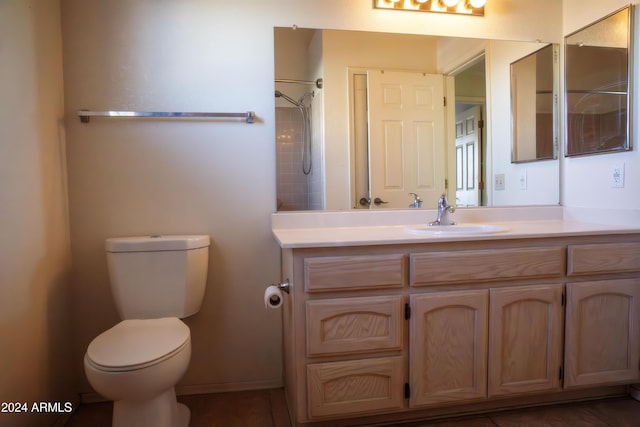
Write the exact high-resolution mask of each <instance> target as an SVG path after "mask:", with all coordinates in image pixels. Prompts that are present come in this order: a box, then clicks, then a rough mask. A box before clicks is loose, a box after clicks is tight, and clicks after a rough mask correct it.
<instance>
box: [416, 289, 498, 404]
mask: <svg viewBox="0 0 640 427" xmlns="http://www.w3.org/2000/svg"><path fill="white" fill-rule="evenodd" d="M488 307H489V292H488V291H487V290H486V289H485V290H475V291H462V292H437V293H429V294H422V295H412V296H411V323H410V331H411V332H410V345H409V349H410V353H409V371H410V373H409V380H410V385H411V395H410V400H409V406H410V407H418V406H425V405H433V404H438V403H444V402H457V401H465V400H474V399H481V398H485V397H486V390H487V328H488V325H487V316H488Z"/></svg>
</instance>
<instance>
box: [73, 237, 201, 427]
mask: <svg viewBox="0 0 640 427" xmlns="http://www.w3.org/2000/svg"><path fill="white" fill-rule="evenodd" d="M106 251H107V264H108V268H109V280H110V283H111V291H112V294H113V298H114V300H115V304H116V307H117V309H118V312H119V314H120V317H121V318H122V319H124V320H122V321H121V322H120V323H118V324H117V325H115V326H114V327H112V328H111V329H109V330H107V331H105V332H103V333H102V334H100V335H99V336H97V337H96V338H95V339H94V340H93V341H91V343H90V344H89V347H88V348H87V352H86V354H85V356H84V370H85V373H86V375H87V379H88V380H89V383H90V384H91V386H92V387H93V388H94V390H95V391H96V392H98V393H99V394H101V395H102V396H104V397H106V398H108V399H111V400H113V401H114V404H113V427H133V426H145V427H146V426H154V427H185V426H187V425H188V424H189V418H190V413H189V409H188V408H187V407H186V406H185V405H183V404H181V403H177V402H176V394H175V391H174V386H175V385H176V383H177V382H178V381H179V380H180V378H182V376H183V375H184V373H185V371H186V370H187V366H189V360H190V358H191V335H190V331H189V327H188V326H187V325H185V324H184V323H183V322H182V321H181V320H180V319H181V318H184V317H187V316H191V315H192V314H195V313H197V312H198V311H199V310H200V306H201V304H202V299H203V297H204V290H205V286H206V280H207V265H208V258H209V257H208V253H209V236H146V237H121V238H111V239H107V241H106Z"/></svg>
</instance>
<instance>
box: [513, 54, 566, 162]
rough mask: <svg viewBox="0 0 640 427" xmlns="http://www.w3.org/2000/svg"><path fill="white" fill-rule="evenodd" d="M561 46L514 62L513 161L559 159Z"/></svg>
mask: <svg viewBox="0 0 640 427" xmlns="http://www.w3.org/2000/svg"><path fill="white" fill-rule="evenodd" d="M556 75H558V46H557V45H552V44H549V45H547V46H545V47H543V48H541V49H539V50H537V51H535V52H533V53H532V54H530V55H527V56H525V57H524V58H520V59H518V60H517V61H514V62H512V63H511V135H512V136H511V143H512V149H511V161H512V162H514V163H521V162H533V161H540V160H549V159H555V158H557V140H558V136H557V134H556V132H557V129H558V126H557V123H558V118H557V115H558V108H557V105H558V102H557V99H558V79H556V78H554V76H556Z"/></svg>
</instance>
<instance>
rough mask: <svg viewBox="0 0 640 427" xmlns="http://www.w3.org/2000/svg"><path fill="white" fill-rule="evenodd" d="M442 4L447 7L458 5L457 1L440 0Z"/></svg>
mask: <svg viewBox="0 0 640 427" xmlns="http://www.w3.org/2000/svg"><path fill="white" fill-rule="evenodd" d="M442 3H444V5H445V6H447V7H453V6H455V5H457V4H458V0H442Z"/></svg>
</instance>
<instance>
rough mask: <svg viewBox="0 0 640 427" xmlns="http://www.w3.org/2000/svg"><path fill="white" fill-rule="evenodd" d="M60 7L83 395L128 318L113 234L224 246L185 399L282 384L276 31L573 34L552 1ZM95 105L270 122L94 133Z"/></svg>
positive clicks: (123, 2)
mask: <svg viewBox="0 0 640 427" xmlns="http://www.w3.org/2000/svg"><path fill="white" fill-rule="evenodd" d="M61 1H62V28H63V39H64V79H65V80H64V83H65V86H64V87H65V117H66V120H65V125H66V129H67V148H68V173H69V208H70V224H71V243H72V259H73V264H74V276H73V286H74V305H75V306H76V307H77V310H78V313H77V317H78V321H77V322H76V323H75V325H74V328H73V330H72V331H71V332H72V333H73V334H74V335H75V336H76V338H77V339H76V345H75V347H74V355H73V359H72V362H73V364H74V366H75V368H76V372H75V373H76V375H77V378H79V379H80V380H81V381H82V385H81V391H83V392H90V391H91V389H90V387H89V385H88V384H87V383H86V381H85V380H84V374H83V372H82V356H83V354H84V351H85V349H86V346H87V345H88V343H89V342H90V340H91V339H92V338H93V337H95V336H96V335H97V334H99V333H100V332H101V331H103V330H105V329H107V328H109V327H110V326H112V325H113V324H115V323H116V322H117V321H118V318H117V316H116V312H115V308H114V307H113V304H112V302H111V296H110V293H109V287H108V280H107V272H106V265H105V259H104V253H103V247H104V239H105V238H106V237H109V236H124V235H136V234H149V233H164V234H168V233H205V234H209V235H210V236H211V239H212V247H211V255H210V273H209V280H208V283H207V294H206V296H205V301H204V305H203V307H202V310H201V312H200V313H198V314H197V315H195V316H193V317H192V318H189V319H187V320H186V322H187V323H188V325H189V326H190V327H191V330H192V342H193V356H192V361H191V365H190V368H189V370H188V372H187V374H186V376H185V378H184V379H183V381H182V382H181V383H180V384H179V392H187V393H191V392H203V391H217V390H231V389H242V388H260V387H273V386H278V385H280V384H281V382H282V380H281V376H282V370H281V361H282V359H281V334H280V329H281V318H280V313H279V312H278V311H266V310H265V309H264V306H263V302H262V292H263V290H264V287H265V286H266V285H267V284H269V283H271V282H275V281H277V280H279V279H280V256H279V248H278V246H277V244H276V243H275V240H274V239H273V238H272V236H271V233H270V223H269V214H270V213H271V212H274V211H275V209H276V179H275V176H276V174H275V172H276V171H275V167H276V150H275V111H274V96H273V90H274V82H273V80H274V71H273V69H274V63H273V47H274V42H273V28H274V27H275V26H279V27H290V26H292V25H294V24H296V25H298V26H299V27H300V28H304V27H309V28H332V29H357V30H363V31H388V32H397V31H402V32H409V33H415V34H441V35H459V36H468V37H474V36H478V35H481V36H483V37H490V38H503V39H520V40H535V39H538V38H539V39H542V40H551V41H558V39H559V37H560V34H559V28H560V26H561V4H560V3H559V2H557V1H556V0H544V1H538V2H522V1H519V0H492V1H491V2H490V3H489V5H487V8H486V16H485V17H484V18H477V17H465V16H443V15H439V14H426V13H406V12H394V11H380V10H374V9H373V8H372V3H371V1H370V0H349V1H339V0H326V1H323V2H318V1H314V0H302V1H301V0H277V1H270V2H265V1H262V0H246V1H243V2H229V1H226V0H225V1H222V0H184V1H180V2H176V1H170V0H138V1H135V2H132V1H130V0H110V1H108V2H107V1H103V2H95V1H92V2H88V1H84V0H61ZM541 22H543V23H544V25H540V23H541ZM83 108H87V109H96V110H111V109H114V110H167V111H247V110H253V111H255V112H256V114H257V116H258V118H257V121H256V123H255V124H253V125H248V124H245V123H243V122H242V121H185V120H182V121H181V120H160V121H154V120H140V119H138V120H131V119H114V118H112V119H108V118H95V119H92V120H91V123H90V124H82V123H79V121H78V120H77V117H76V112H77V110H79V109H83ZM325 119H326V120H329V118H325ZM329 138H330V136H329V135H325V139H326V140H327V141H328V139H329ZM334 154H335V155H344V156H345V159H348V157H349V153H348V152H344V153H342V154H341V153H339V152H338V153H334ZM341 185H345V183H344V182H343V181H341V182H336V181H331V182H330V183H329V186H330V187H333V186H341Z"/></svg>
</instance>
